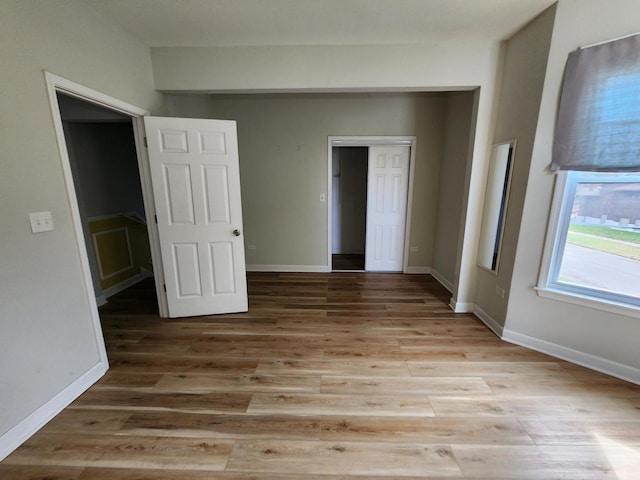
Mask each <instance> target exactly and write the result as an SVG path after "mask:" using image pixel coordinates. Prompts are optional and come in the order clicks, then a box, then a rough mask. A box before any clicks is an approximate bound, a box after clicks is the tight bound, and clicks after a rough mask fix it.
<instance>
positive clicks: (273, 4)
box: [84, 0, 555, 47]
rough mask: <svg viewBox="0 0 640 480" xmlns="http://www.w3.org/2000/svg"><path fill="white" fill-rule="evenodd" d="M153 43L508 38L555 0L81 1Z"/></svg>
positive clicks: (332, 42) (356, 42)
mask: <svg viewBox="0 0 640 480" xmlns="http://www.w3.org/2000/svg"><path fill="white" fill-rule="evenodd" d="M84 2H85V3H87V4H89V5H91V6H92V7H93V8H95V9H96V10H97V11H98V13H99V14H100V15H105V16H107V17H109V18H110V19H111V20H113V21H114V22H115V23H116V24H118V25H119V26H120V27H122V28H123V29H124V30H126V31H127V32H129V33H131V34H132V35H134V36H136V37H137V38H139V39H140V40H141V41H142V42H143V43H145V44H147V45H148V46H151V47H173V46H183V47H185V46H248V45H338V44H346V45H389V44H420V43H428V42H432V41H434V40H442V39H446V38H452V37H456V36H457V37H460V36H462V37H479V38H484V39H489V40H496V41H497V40H503V39H506V38H509V37H510V36H511V35H512V34H513V33H515V32H516V31H518V30H519V29H520V28H521V27H522V26H524V25H525V24H526V23H527V22H529V21H530V20H531V19H532V18H534V17H535V16H536V15H538V14H539V13H541V12H542V11H543V10H545V9H546V8H547V7H549V6H550V5H552V4H553V3H555V0H84Z"/></svg>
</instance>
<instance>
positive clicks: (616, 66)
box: [551, 34, 640, 172]
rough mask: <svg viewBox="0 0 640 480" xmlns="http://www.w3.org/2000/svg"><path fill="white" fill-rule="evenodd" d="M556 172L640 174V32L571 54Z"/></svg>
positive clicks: (554, 161) (562, 100) (555, 154)
mask: <svg viewBox="0 0 640 480" xmlns="http://www.w3.org/2000/svg"><path fill="white" fill-rule="evenodd" d="M551 169H552V170H577V171H593V172H607V171H609V172H621V171H640V34H634V35H632V36H628V37H625V38H622V39H619V40H614V41H611V42H607V43H603V44H598V45H595V46H592V47H586V48H582V49H580V50H577V51H575V52H572V53H570V54H569V58H568V60H567V66H566V70H565V74H564V82H563V86H562V92H561V96H560V108H559V110H558V117H557V123H556V132H555V138H554V143H553V157H552V163H551Z"/></svg>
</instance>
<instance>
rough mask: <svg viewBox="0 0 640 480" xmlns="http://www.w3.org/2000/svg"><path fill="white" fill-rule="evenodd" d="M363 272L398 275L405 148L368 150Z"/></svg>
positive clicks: (403, 213)
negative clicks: (393, 273)
mask: <svg viewBox="0 0 640 480" xmlns="http://www.w3.org/2000/svg"><path fill="white" fill-rule="evenodd" d="M367 182H368V186H367V235H366V237H367V238H366V248H365V270H370V271H377V272H401V271H402V267H403V265H402V263H403V259H404V236H405V227H406V219H407V194H408V188H409V147H405V146H380V147H377V146H376V147H369V176H368V180H367Z"/></svg>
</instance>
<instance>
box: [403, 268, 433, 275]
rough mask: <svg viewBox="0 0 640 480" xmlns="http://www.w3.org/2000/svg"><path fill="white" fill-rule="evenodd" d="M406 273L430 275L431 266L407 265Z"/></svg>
mask: <svg viewBox="0 0 640 480" xmlns="http://www.w3.org/2000/svg"><path fill="white" fill-rule="evenodd" d="M404 273H408V274H410V275H428V274H430V273H431V267H407V268H406V269H405V270H404Z"/></svg>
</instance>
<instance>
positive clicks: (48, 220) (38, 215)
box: [29, 212, 53, 233]
mask: <svg viewBox="0 0 640 480" xmlns="http://www.w3.org/2000/svg"><path fill="white" fill-rule="evenodd" d="M29 220H30V221H31V231H32V232H33V233H41V232H48V231H50V230H53V217H52V216H51V212H34V213H30V214H29Z"/></svg>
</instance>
